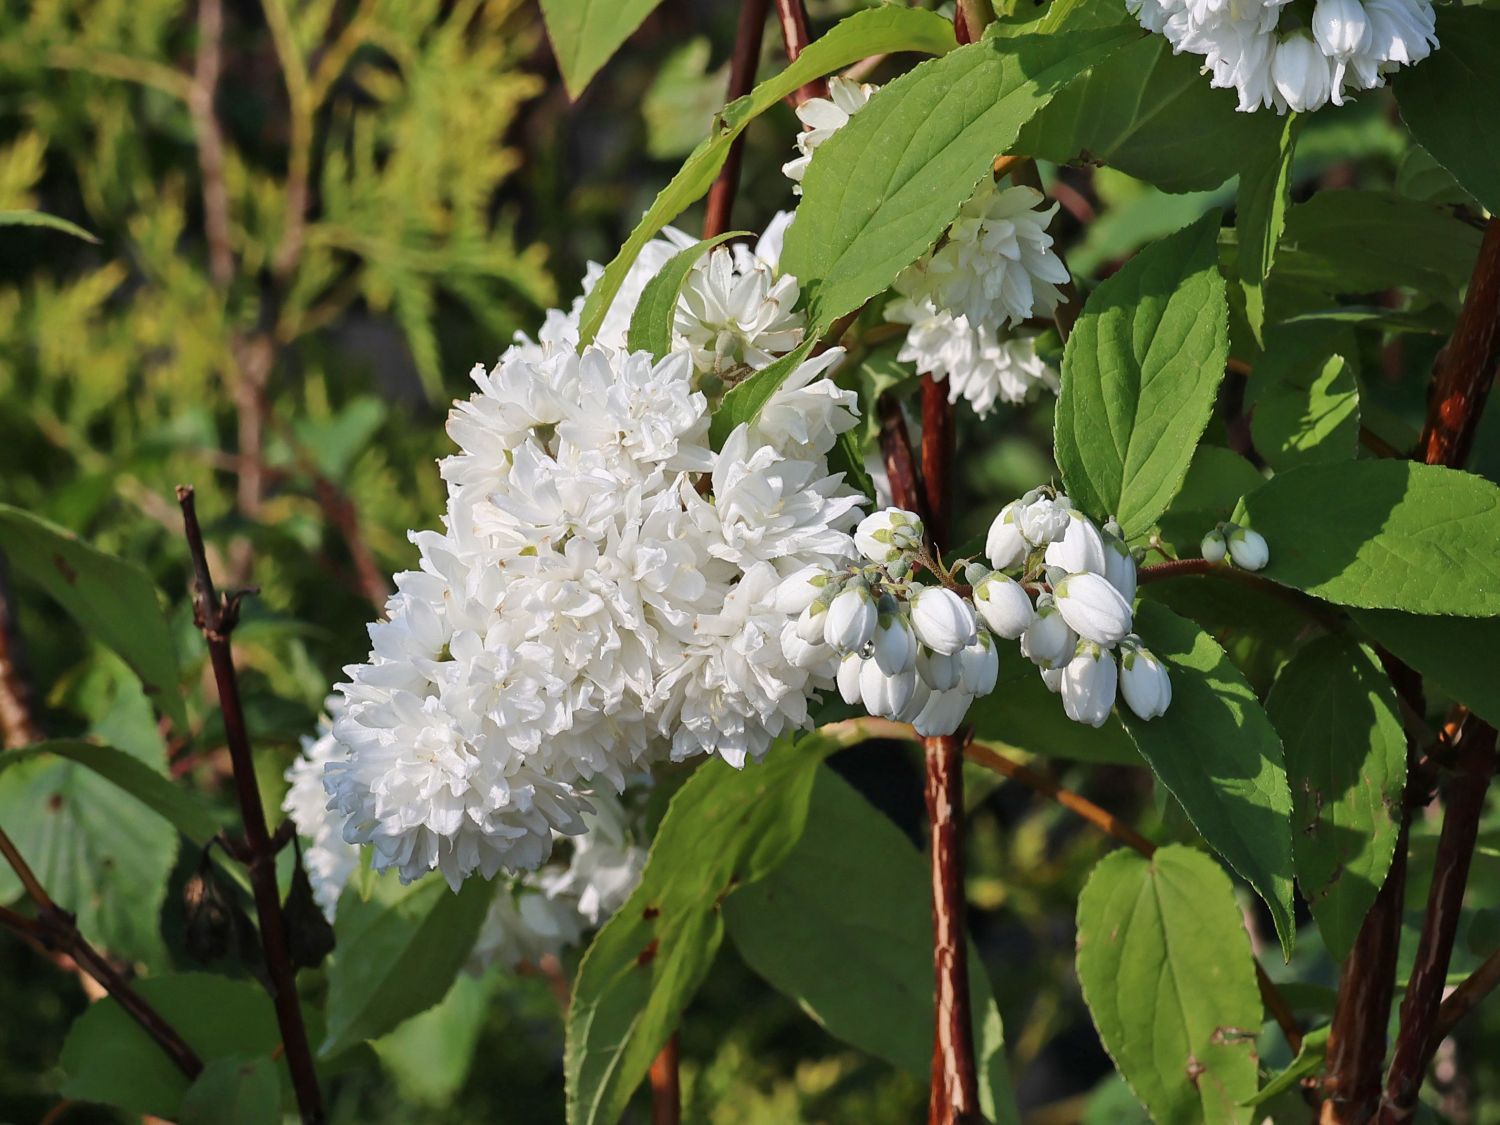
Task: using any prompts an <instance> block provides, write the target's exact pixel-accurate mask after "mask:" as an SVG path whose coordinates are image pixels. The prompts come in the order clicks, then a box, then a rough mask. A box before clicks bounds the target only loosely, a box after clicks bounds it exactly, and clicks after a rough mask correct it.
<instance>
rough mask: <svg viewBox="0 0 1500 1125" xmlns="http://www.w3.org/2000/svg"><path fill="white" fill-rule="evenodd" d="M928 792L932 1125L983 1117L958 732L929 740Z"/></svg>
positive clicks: (926, 748)
mask: <svg viewBox="0 0 1500 1125" xmlns="http://www.w3.org/2000/svg"><path fill="white" fill-rule="evenodd" d="M922 753H923V757H924V759H925V762H926V768H925V778H926V784H925V785H924V787H923V795H924V798H925V803H926V806H927V820H928V823H929V825H930V826H931V841H932V843H931V849H930V856H929V859H930V861H931V868H932V938H933V941H932V956H933V977H934V985H935V989H934V1000H935V1009H936V1011H935V1015H936V1027H935V1029H934V1035H933V1043H932V1094H931V1098H930V1100H929V1101H928V1103H927V1105H928V1108H927V1120H928V1122H929V1125H952V1123H953V1122H963V1121H970V1120H974V1119H976V1118H977V1117H978V1114H979V1080H978V1075H977V1072H976V1071H975V1067H974V1022H973V1016H972V1014H971V1007H970V1004H969V951H968V931H967V930H966V929H965V923H964V915H965V910H964V906H965V903H964V837H963V831H964V786H963V775H964V771H963V743H962V740H961V739H960V738H959V737H958V736H956V735H945V736H942V737H938V738H924V739H923V740H922Z"/></svg>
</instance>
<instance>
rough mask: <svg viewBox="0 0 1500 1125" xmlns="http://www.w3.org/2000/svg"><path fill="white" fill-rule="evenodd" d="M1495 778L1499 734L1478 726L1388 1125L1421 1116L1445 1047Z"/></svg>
mask: <svg viewBox="0 0 1500 1125" xmlns="http://www.w3.org/2000/svg"><path fill="white" fill-rule="evenodd" d="M1494 773H1495V728H1494V727H1492V726H1490V725H1489V724H1487V723H1481V722H1479V721H1478V720H1477V719H1472V718H1471V719H1470V720H1469V723H1468V724H1467V729H1466V730H1465V731H1464V734H1463V737H1462V738H1461V739H1460V741H1459V745H1458V763H1457V771H1456V774H1455V776H1454V778H1453V781H1452V783H1451V784H1450V785H1449V786H1448V793H1447V808H1446V811H1445V812H1444V814H1443V831H1442V834H1441V835H1440V836H1439V837H1438V847H1437V856H1436V859H1435V861H1434V864H1433V872H1432V886H1431V888H1430V889H1429V891H1428V895H1427V913H1426V915H1425V916H1424V918H1423V923H1422V936H1421V938H1420V939H1419V940H1418V943H1417V958H1416V961H1415V963H1414V964H1413V965H1412V970H1411V977H1410V978H1409V979H1408V980H1407V984H1406V996H1405V998H1404V999H1403V1000H1402V1001H1401V1029H1400V1031H1399V1032H1398V1033H1397V1036H1396V1047H1395V1051H1394V1053H1393V1054H1392V1056H1391V1068H1390V1074H1389V1076H1388V1077H1387V1079H1386V1086H1385V1097H1384V1098H1383V1099H1382V1101H1381V1106H1380V1118H1379V1120H1380V1121H1381V1123H1382V1125H1397V1123H1399V1122H1404V1121H1409V1120H1410V1119H1411V1118H1412V1116H1413V1115H1414V1114H1415V1113H1416V1109H1417V1093H1418V1091H1419V1090H1421V1088H1422V1080H1423V1078H1424V1077H1425V1076H1426V1074H1427V1066H1428V1064H1429V1063H1430V1062H1431V1061H1432V1053H1433V1051H1434V1050H1436V1048H1437V1045H1438V1043H1439V1042H1440V1040H1439V1039H1438V1038H1437V1037H1436V1036H1435V1035H1434V1031H1435V1026H1436V1022H1437V1016H1438V1009H1439V1006H1440V1005H1441V1003H1442V999H1443V986H1444V983H1445V981H1446V978H1447V976H1448V963H1449V961H1450V959H1451V958H1452V955H1453V942H1454V939H1455V938H1456V937H1457V935H1458V922H1459V915H1460V913H1461V912H1462V907H1463V899H1464V884H1465V883H1466V882H1467V881H1468V877H1469V862H1470V860H1472V859H1473V856H1474V844H1475V842H1476V841H1477V840H1478V838H1479V818H1480V815H1481V814H1482V813H1483V812H1484V798H1485V794H1486V792H1487V791H1488V789H1489V784H1490V778H1491V777H1493V776H1494Z"/></svg>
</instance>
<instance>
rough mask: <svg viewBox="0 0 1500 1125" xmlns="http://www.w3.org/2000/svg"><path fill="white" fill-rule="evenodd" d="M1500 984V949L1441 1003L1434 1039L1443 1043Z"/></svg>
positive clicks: (1433, 1026)
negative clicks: (1460, 1022) (1461, 1021)
mask: <svg viewBox="0 0 1500 1125" xmlns="http://www.w3.org/2000/svg"><path fill="white" fill-rule="evenodd" d="M1497 987H1500V949H1497V950H1496V951H1495V952H1494V953H1491V954H1490V955H1489V956H1488V957H1486V958H1485V959H1484V961H1483V962H1481V963H1480V966H1479V968H1477V969H1475V970H1474V971H1473V972H1472V973H1470V974H1469V975H1468V976H1467V977H1465V978H1464V982H1463V983H1462V984H1460V985H1459V986H1458V987H1457V988H1455V989H1454V990H1453V991H1452V992H1451V993H1449V994H1448V998H1447V999H1446V1000H1444V1001H1443V1002H1442V1004H1441V1005H1439V1007H1438V1014H1437V1020H1436V1021H1435V1022H1434V1023H1433V1025H1432V1041H1433V1042H1434V1043H1441V1042H1442V1041H1443V1040H1444V1039H1446V1038H1447V1037H1448V1036H1449V1035H1452V1034H1453V1029H1454V1028H1455V1027H1457V1026H1458V1024H1459V1021H1460V1020H1462V1019H1463V1018H1464V1017H1465V1016H1467V1015H1468V1014H1469V1013H1470V1012H1472V1011H1473V1010H1474V1009H1475V1007H1477V1006H1478V1004H1479V1002H1480V1001H1481V1000H1483V999H1484V998H1485V997H1486V996H1488V995H1489V994H1490V993H1491V992H1494V991H1495V989H1496V988H1497Z"/></svg>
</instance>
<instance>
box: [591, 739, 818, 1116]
mask: <svg viewBox="0 0 1500 1125" xmlns="http://www.w3.org/2000/svg"><path fill="white" fill-rule="evenodd" d="M837 746H838V743H837V742H835V741H834V739H833V737H831V736H827V735H823V734H811V735H807V736H805V737H803V738H800V739H798V740H797V741H796V742H795V743H790V744H788V743H786V742H781V743H778V744H777V745H775V746H774V747H773V748H772V749H771V752H770V753H769V754H768V755H767V757H766V759H765V761H763V762H761V763H759V764H757V763H753V762H752V763H749V764H747V765H746V766H745V768H744V769H743V770H736V769H733V768H732V767H730V766H729V765H728V764H726V763H725V762H723V761H720V760H713V761H709V762H705V763H704V764H703V765H701V766H699V767H698V769H697V771H696V772H695V773H694V774H693V776H692V777H691V778H689V779H688V781H687V782H686V783H685V784H684V785H683V786H682V788H681V789H680V790H678V791H677V793H676V795H675V796H674V797H673V798H672V803H671V805H670V807H669V808H668V809H667V813H666V815H665V816H664V817H663V818H662V822H661V826H660V828H658V830H657V833H656V839H655V842H654V843H653V844H652V847H651V855H650V858H649V859H648V860H647V863H646V870H645V872H644V873H643V874H642V876H641V883H640V886H638V887H637V888H636V889H635V892H634V893H633V894H632V895H631V896H630V898H629V900H628V901H627V902H626V903H625V905H624V906H623V907H621V908H620V910H619V912H618V913H617V914H616V915H615V916H614V917H613V918H611V919H610V920H609V922H608V923H607V924H606V925H605V926H604V928H603V929H602V930H600V931H599V934H598V936H597V937H595V938H594V941H593V944H592V945H590V946H589V949H588V952H587V953H585V954H584V958H583V962H582V964H580V965H579V967H578V977H577V979H576V980H575V981H574V984H573V1003H572V1006H571V1007H570V1008H569V1011H568V1032H567V1049H566V1053H565V1055H564V1068H565V1070H566V1073H567V1083H568V1121H569V1122H570V1125H612V1123H613V1122H615V1121H618V1120H619V1118H620V1115H621V1114H622V1113H623V1112H624V1110H625V1106H626V1104H627V1103H628V1102H629V1100H630V1095H631V1093H632V1092H633V1091H634V1090H635V1088H636V1086H637V1085H639V1084H640V1081H641V1079H642V1078H644V1077H645V1075H646V1071H647V1070H648V1069H649V1068H650V1066H651V1060H652V1059H653V1058H655V1057H656V1053H657V1052H658V1051H659V1050H660V1049H661V1047H662V1044H664V1043H665V1042H666V1041H667V1038H668V1036H670V1035H671V1033H672V1031H673V1030H674V1029H675V1028H676V1027H677V1023H678V1020H679V1018H680V1017H681V1015H682V1011H683V1009H684V1008H685V1007H686V1006H687V1003H688V1001H689V1000H691V999H692V996H693V994H694V992H696V991H697V989H698V985H699V984H700V983H701V982H702V980H703V977H704V975H705V974H706V973H707V972H708V967H709V965H711V964H712V963H713V959H714V955H715V953H716V952H717V951H718V948H719V943H720V942H721V941H722V940H723V936H724V921H723V916H722V914H721V912H720V910H719V904H720V902H721V900H722V899H723V898H724V897H725V896H726V895H729V894H730V893H732V892H733V891H734V890H735V889H736V888H737V887H743V886H745V885H746V884H749V883H754V882H755V881H756V880H758V879H760V878H762V877H763V876H764V875H765V874H766V873H767V872H769V871H771V870H772V869H773V868H775V867H776V865H777V864H779V863H780V862H781V860H782V858H783V857H784V856H785V855H786V854H787V852H788V850H789V849H790V848H791V847H792V846H793V845H794V844H795V843H796V842H797V839H798V837H799V836H801V834H802V830H803V825H804V823H805V822H806V818H807V806H808V800H809V797H810V795H811V793H812V786H813V778H814V776H815V775H816V767H817V765H818V763H819V762H821V761H822V760H823V758H824V757H825V756H826V755H827V754H828V753H830V752H831V751H833V750H834V749H836V748H837Z"/></svg>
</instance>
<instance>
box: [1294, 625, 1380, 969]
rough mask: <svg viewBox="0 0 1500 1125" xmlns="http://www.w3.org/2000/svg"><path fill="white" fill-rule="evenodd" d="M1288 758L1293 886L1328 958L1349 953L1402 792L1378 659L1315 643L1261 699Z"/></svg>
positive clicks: (1355, 648) (1339, 642)
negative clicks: (1299, 891)
mask: <svg viewBox="0 0 1500 1125" xmlns="http://www.w3.org/2000/svg"><path fill="white" fill-rule="evenodd" d="M1266 713H1267V714H1269V715H1270V716H1271V721H1272V722H1273V723H1275V724H1276V730H1277V732H1278V733H1280V735H1281V743H1282V746H1283V747H1284V748H1285V751H1286V768H1287V777H1288V780H1289V781H1290V783H1291V787H1292V854H1293V856H1294V857H1295V859H1296V864H1297V882H1298V883H1300V884H1301V886H1302V894H1303V897H1305V898H1306V899H1307V903H1308V906H1309V907H1311V909H1312V912H1313V917H1314V918H1316V919H1317V921H1318V929H1319V931H1320V932H1321V933H1322V935H1323V941H1324V944H1326V945H1327V946H1328V951H1329V952H1330V953H1332V954H1333V955H1334V957H1336V958H1337V959H1338V960H1340V961H1342V960H1343V959H1344V958H1345V957H1347V956H1348V955H1349V950H1350V948H1351V947H1352V946H1353V945H1354V939H1355V937H1356V935H1357V934H1358V933H1359V927H1360V923H1361V922H1362V921H1363V920H1364V916H1365V913H1366V912H1367V911H1368V910H1369V909H1370V905H1371V904H1372V903H1373V902H1374V901H1375V895H1376V894H1377V893H1378V892H1379V890H1380V886H1381V884H1382V883H1384V882H1385V875H1386V871H1387V870H1389V868H1390V865H1391V856H1392V855H1393V854H1394V852H1395V847H1396V835H1397V832H1398V830H1399V827H1400V825H1399V820H1400V808H1401V793H1402V790H1403V789H1404V788H1405V785H1406V735H1405V733H1404V732H1403V730H1402V728H1401V717H1400V714H1399V711H1398V704H1397V702H1396V693H1395V689H1394V688H1392V687H1391V682H1390V679H1389V678H1388V677H1387V676H1386V674H1385V672H1384V671H1383V670H1382V669H1381V667H1380V663H1379V661H1377V660H1376V659H1375V654H1374V653H1373V652H1371V651H1370V650H1369V649H1367V648H1365V647H1363V646H1361V645H1358V644H1355V643H1354V642H1353V641H1351V640H1349V639H1348V638H1347V637H1343V636H1327V637H1320V638H1318V639H1317V640H1315V641H1313V642H1312V643H1310V644H1308V645H1307V646H1305V647H1304V648H1301V649H1299V650H1298V651H1297V652H1296V653H1295V654H1294V655H1293V657H1292V659H1291V660H1289V661H1288V662H1287V663H1286V664H1285V665H1284V666H1283V667H1282V669H1281V674H1280V675H1279V676H1277V678H1276V683H1275V684H1274V685H1273V686H1272V688H1271V692H1270V694H1269V695H1268V696H1267V697H1266Z"/></svg>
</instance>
